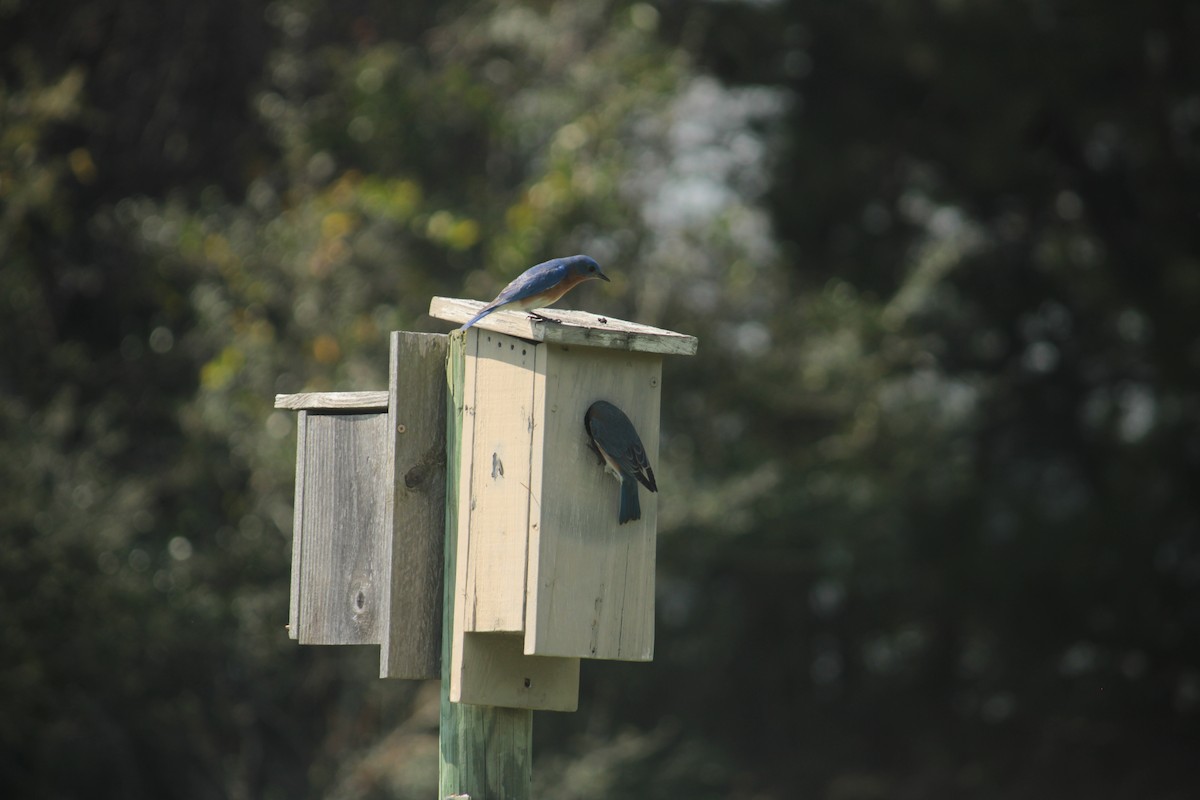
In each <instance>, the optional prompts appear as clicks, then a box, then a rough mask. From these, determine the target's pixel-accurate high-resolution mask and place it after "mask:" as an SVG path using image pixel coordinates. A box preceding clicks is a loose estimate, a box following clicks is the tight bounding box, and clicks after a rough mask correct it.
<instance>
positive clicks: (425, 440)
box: [379, 331, 447, 679]
mask: <svg viewBox="0 0 1200 800" xmlns="http://www.w3.org/2000/svg"><path fill="white" fill-rule="evenodd" d="M446 345H447V337H446V336H445V335H444V334H437V333H408V332H403V331H393V332H392V335H391V348H390V359H389V361H390V366H389V370H388V372H389V379H388V395H389V397H390V400H389V403H388V414H387V442H388V446H389V451H388V458H387V465H386V471H387V477H386V484H387V486H389V487H391V492H390V495H389V496H388V497H387V498H386V499H387V501H388V509H387V514H388V517H389V519H390V524H388V526H387V527H388V529H389V530H390V536H387V537H385V541H384V563H385V564H390V575H391V580H390V581H389V582H388V585H387V590H388V592H387V597H386V600H385V604H384V607H385V608H386V609H387V615H386V622H385V624H384V625H383V626H382V633H383V640H382V642H381V643H380V644H381V646H380V651H379V677H381V678H412V679H424V678H437V677H439V676H440V674H441V671H440V664H441V662H440V659H441V640H442V564H443V562H442V543H443V540H444V538H445V524H446V522H445V519H446V516H445V514H446Z"/></svg>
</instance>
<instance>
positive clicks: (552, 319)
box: [526, 311, 562, 325]
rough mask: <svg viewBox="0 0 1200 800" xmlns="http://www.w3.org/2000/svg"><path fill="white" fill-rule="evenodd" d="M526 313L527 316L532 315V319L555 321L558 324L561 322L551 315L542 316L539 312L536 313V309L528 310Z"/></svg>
mask: <svg viewBox="0 0 1200 800" xmlns="http://www.w3.org/2000/svg"><path fill="white" fill-rule="evenodd" d="M526 313H528V314H529V316H531V317H533V318H534V319H540V320H541V321H542V322H557V323H558V324H560V325H561V324H562V322H561V320H557V319H554V318H552V317H543V316H542V315H541V314H539V313H537V312H536V311H529V312H526Z"/></svg>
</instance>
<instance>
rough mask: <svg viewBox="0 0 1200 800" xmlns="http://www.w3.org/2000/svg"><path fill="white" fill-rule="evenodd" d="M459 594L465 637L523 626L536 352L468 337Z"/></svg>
mask: <svg viewBox="0 0 1200 800" xmlns="http://www.w3.org/2000/svg"><path fill="white" fill-rule="evenodd" d="M467 337H468V338H467V350H466V370H465V375H464V387H463V396H464V409H463V444H462V452H463V454H464V457H463V463H462V464H461V466H460V469H461V470H462V472H461V476H462V477H461V481H462V484H461V485H462V487H463V491H462V492H461V496H460V513H459V520H460V522H459V524H460V545H459V549H458V559H459V563H460V564H461V565H462V566H463V568H464V569H463V572H461V573H459V579H458V581H459V582H458V587H459V588H458V591H459V596H460V598H461V599H462V602H461V604H460V608H461V613H462V624H463V626H464V628H463V630H466V631H509V632H518V631H521V630H523V629H524V624H525V575H526V569H525V558H526V553H527V548H528V543H527V537H528V530H529V513H530V512H529V505H530V488H529V487H530V485H531V484H530V461H531V449H532V437H533V430H534V428H535V422H534V416H533V413H534V411H533V406H534V400H533V391H534V386H533V384H534V373H535V370H534V367H535V361H536V358H537V347H536V346H535V345H533V344H530V343H529V342H526V341H523V340H521V339H517V338H514V337H512V336H505V335H504V334H499V333H494V332H492V331H487V330H475V329H471V330H469V331H468V332H467Z"/></svg>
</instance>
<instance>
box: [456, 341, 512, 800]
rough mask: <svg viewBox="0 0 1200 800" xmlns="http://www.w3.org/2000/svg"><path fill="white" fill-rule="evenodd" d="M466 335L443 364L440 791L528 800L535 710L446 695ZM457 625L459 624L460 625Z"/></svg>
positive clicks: (487, 799) (484, 799)
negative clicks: (444, 459)
mask: <svg viewBox="0 0 1200 800" xmlns="http://www.w3.org/2000/svg"><path fill="white" fill-rule="evenodd" d="M465 338H466V337H465V336H464V335H463V334H460V333H455V334H451V336H450V342H449V357H448V359H447V362H446V364H447V366H446V383H447V400H446V416H447V419H446V454H447V465H446V512H445V516H446V535H445V560H444V569H445V571H444V584H443V595H442V596H443V615H442V620H443V628H442V670H441V674H442V682H441V683H442V686H441V713H440V720H439V723H440V725H439V728H440V730H439V748H438V749H439V757H438V762H439V764H438V797H450V796H452V795H466V796H469V797H471V798H473V800H528V799H529V798H530V797H531V795H532V791H533V789H532V784H533V759H532V755H533V712H532V711H529V710H528V709H523V708H498V707H495V706H484V705H469V704H466V703H455V702H452V701H451V698H450V694H451V686H452V684H453V683H454V677H453V657H452V653H453V651H455V650H456V649H460V648H461V646H462V643H461V641H458V642H456V641H455V635H456V630H455V629H456V625H455V619H456V616H455V615H456V601H457V597H456V592H455V578H456V575H457V572H458V561H459V559H458V557H457V556H458V533H459V519H458V515H459V508H460V506H459V502H458V500H459V497H458V495H459V484H460V471H459V460H460V454H461V453H462V452H463V449H462V429H463V417H464V409H463V406H464V402H463V370H464V362H465V352H464V349H465V348H464V341H465ZM458 631H461V627H458Z"/></svg>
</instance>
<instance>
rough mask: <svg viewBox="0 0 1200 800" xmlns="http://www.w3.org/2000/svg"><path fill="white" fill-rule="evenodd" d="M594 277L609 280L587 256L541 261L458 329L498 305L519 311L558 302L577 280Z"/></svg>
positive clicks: (518, 277)
mask: <svg viewBox="0 0 1200 800" xmlns="http://www.w3.org/2000/svg"><path fill="white" fill-rule="evenodd" d="M593 278H599V279H600V280H602V281H607V280H608V276H607V275H605V274H604V273H603V272H601V271H600V265H599V264H597V263H596V261H595V260H594V259H592V258H590V257H588V256H584V255H578V256H567V257H565V258H552V259H550V260H549V261H543V262H542V263H541V264H537V265H535V266H532V267H530V268H529V269H527V270H525V271H524V272H522V273H521V274H520V275H518V276H517V277H516V278H514V279H513V281H512V283H510V284H508V286H505V287H504V289H503V290H501V292H500V294H498V295H496V299H495V300H493V301H492V302H490V303H488V304H487V305H486V306H484V307H483V308H481V309H480V310H479V313H478V314H476V315H475V316H473V317H471V319H469V320H468V321H467V324H465V325H463V326H462V328H461V329H460V330H466V329H467V328H469V327H471V326H472V325H474V324H475V323H476V322H478V321H479V320H481V319H483V318H484V317H486V316H487V315H488V314H491V313H492V312H493V311H496V310H499V309H501V308H512V309H517V310H519V311H531V310H533V309H535V308H545V307H546V306H548V305H550V304H551V303H555V302H557V301H558V300H559V298H561V297H562V296H563V295H564V294H566V293H567V292H569V291H570V290H571V289H573V288H574V287H575V286H577V285H578V284H580V283H582V282H584V281H587V280H591V279H593Z"/></svg>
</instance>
